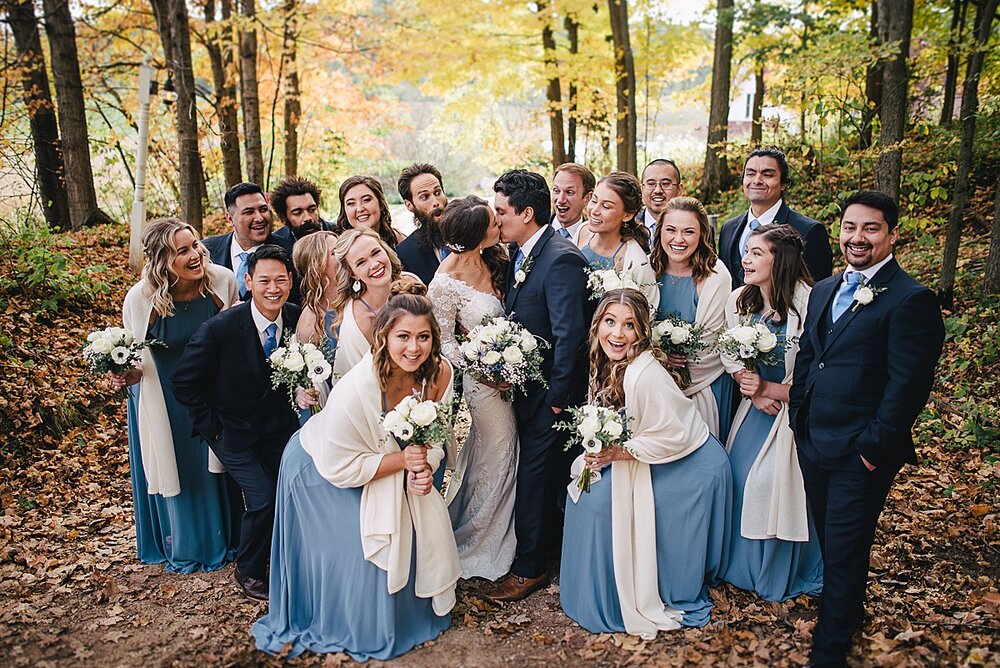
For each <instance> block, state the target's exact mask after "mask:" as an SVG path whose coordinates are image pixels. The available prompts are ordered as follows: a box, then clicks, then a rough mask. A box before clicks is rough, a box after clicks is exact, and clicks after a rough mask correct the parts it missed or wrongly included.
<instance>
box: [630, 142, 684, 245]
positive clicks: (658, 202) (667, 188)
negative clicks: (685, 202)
mask: <svg viewBox="0 0 1000 668" xmlns="http://www.w3.org/2000/svg"><path fill="white" fill-rule="evenodd" d="M639 180H640V181H641V182H642V203H643V205H644V206H643V207H642V208H641V209H639V213H638V214H636V220H639V221H641V222H642V223H643V224H644V225H645V226H646V227H647V228H649V239H650V248H652V246H653V245H655V244H656V239H655V238H654V237H655V235H654V232H655V229H656V221H658V220H659V219H660V214H661V213H663V211H664V210H665V209H666V208H667V202H669V201H670V200H672V199H673V198H675V197H677V196H678V195H680V194H681V170H680V167H678V166H677V163H675V162H674V161H673V160H668V159H667V158H656V159H655V160H651V161H650V162H649V164H648V165H646V166H645V168H643V170H642V176H641V177H640V178H639Z"/></svg>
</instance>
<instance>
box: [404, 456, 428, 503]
mask: <svg viewBox="0 0 1000 668" xmlns="http://www.w3.org/2000/svg"><path fill="white" fill-rule="evenodd" d="M403 461H404V462H405V464H406V471H407V473H408V475H407V476H406V478H407V484H408V485H409V486H410V491H411V492H413V493H414V494H416V495H418V496H426V495H427V494H430V491H431V489H432V488H433V487H434V471H432V470H431V465H430V464H428V463H427V447H426V446H423V445H408V446H407V447H405V448H403Z"/></svg>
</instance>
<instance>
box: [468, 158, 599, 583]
mask: <svg viewBox="0 0 1000 668" xmlns="http://www.w3.org/2000/svg"><path fill="white" fill-rule="evenodd" d="M493 190H495V191H496V195H495V197H494V204H493V208H494V210H495V211H496V219H497V222H498V223H499V225H500V236H501V238H502V239H503V240H504V241H506V242H508V243H511V244H512V245H511V249H510V250H511V257H512V258H513V261H512V262H511V266H510V268H509V269H508V272H507V300H506V304H505V305H504V306H505V310H506V312H507V314H508V315H509V316H510V317H511V319H512V320H514V321H516V322H518V323H520V324H521V325H523V326H524V327H525V328H526V329H527V330H528V331H529V332H531V333H532V334H534V335H535V336H538V337H539V338H541V339H544V340H545V341H547V342H548V343H549V344H550V345H551V347H549V348H545V349H544V350H543V351H542V358H543V361H542V373H543V374H544V376H545V379H546V380H547V382H548V389H546V388H544V387H542V386H541V385H539V384H537V383H533V384H529V385H528V386H527V388H526V391H525V392H523V393H518V394H517V395H516V396H515V399H514V411H515V413H516V416H517V432H518V436H519V438H520V452H519V458H518V464H517V488H516V497H515V501H514V531H515V534H516V536H517V552H516V556H515V558H514V563H513V565H512V566H511V568H510V573H509V574H507V575H506V576H505V577H504V578H502V579H501V580H500V581H499V582H498V583H497V584H496V585H495V586H494V587H493V588H492V589H491V590H490V591H488V592H487V593H486V596H487V598H490V599H492V600H494V601H517V600H520V599H522V598H524V597H525V596H527V595H528V594H530V593H531V592H533V591H535V590H536V589H538V588H540V587H544V586H545V585H546V584H547V583H548V581H549V573H548V559H549V556H550V554H551V553H552V550H553V549H555V550H558V549H559V544H558V543H559V537H560V535H561V531H560V528H561V526H562V514H561V511H560V510H559V506H558V503H559V500H560V499H561V498H562V497H563V496H565V494H566V489H565V488H566V485H567V484H568V482H569V466H568V457H567V455H566V454H565V453H564V451H563V446H564V445H565V443H566V439H567V432H564V431H556V430H554V429H553V428H552V426H553V425H554V424H555V422H556V421H557V420H559V419H560V418H559V414H560V413H562V411H563V410H564V409H565V408H567V407H569V406H576V405H579V404H581V403H583V401H584V398H585V396H586V388H587V331H588V329H589V328H590V318H591V315H592V313H593V304H592V303H591V302H590V300H589V295H588V293H587V274H586V272H585V271H584V269H585V267H586V266H587V260H586V259H584V257H583V254H582V253H580V251H579V250H577V248H576V246H574V245H573V244H572V243H571V242H570V241H568V240H566V239H564V238H562V237H561V236H559V235H558V234H556V233H555V231H554V230H553V229H552V227H551V226H550V225H548V222H549V204H550V201H551V200H550V196H549V187H548V185H547V184H546V183H545V179H544V178H542V177H541V176H539V175H538V174H535V173H533V172H528V171H525V170H523V169H516V170H513V171H510V172H507V173H506V174H504V175H503V176H501V177H500V178H499V179H498V180H497V182H496V184H494V186H493Z"/></svg>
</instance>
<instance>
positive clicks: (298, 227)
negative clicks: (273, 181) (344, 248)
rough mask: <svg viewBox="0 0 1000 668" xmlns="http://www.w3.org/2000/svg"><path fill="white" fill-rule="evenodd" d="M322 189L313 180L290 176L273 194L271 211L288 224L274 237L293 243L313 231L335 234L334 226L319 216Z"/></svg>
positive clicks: (277, 231) (282, 181)
mask: <svg viewBox="0 0 1000 668" xmlns="http://www.w3.org/2000/svg"><path fill="white" fill-rule="evenodd" d="M319 198H320V189H319V188H318V187H317V186H316V184H315V183H313V182H312V181H308V180H306V179H302V178H299V177H297V176H287V177H285V178H284V179H282V180H281V183H279V184H278V185H277V186H276V187H275V188H274V190H272V191H271V208H272V209H274V212H275V213H276V214H278V218H279V219H281V222H283V223H284V224H285V226H284V227H282V228H280V229H278V230H275V232H274V236H275V237H277V238H279V239H288V240H289V241H291V242H292V243H293V244H294V243H295V242H296V241H298V240H299V239H301V238H302V237H304V236H306V235H307V234H312V233H313V232H319V231H320V230H325V231H328V232H334V231H335V230H334V226H333V223H328V222H326V221H325V220H323V219H322V218H320V217H319Z"/></svg>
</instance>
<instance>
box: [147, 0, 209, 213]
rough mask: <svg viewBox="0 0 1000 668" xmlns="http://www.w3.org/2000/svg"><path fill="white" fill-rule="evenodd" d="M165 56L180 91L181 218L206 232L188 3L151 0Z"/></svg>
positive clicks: (178, 135) (178, 153)
mask: <svg viewBox="0 0 1000 668" xmlns="http://www.w3.org/2000/svg"><path fill="white" fill-rule="evenodd" d="M150 4H151V5H152V7H153V15H154V16H155V18H156V27H157V29H158V30H159V33H160V39H161V40H162V42H163V53H164V55H165V56H166V59H167V64H168V65H169V67H170V71H171V73H172V74H173V79H174V86H175V87H176V90H177V102H176V104H177V156H178V172H179V179H178V180H179V182H180V200H181V218H182V219H183V220H184V221H185V222H186V223H188V224H189V225H191V227H193V228H195V229H196V230H198V231H199V232H201V229H202V217H203V208H202V194H203V192H204V187H203V179H204V174H203V173H202V169H201V152H200V150H199V148H198V110H197V108H196V107H195V97H194V71H193V70H192V67H191V30H190V27H189V25H188V13H187V4H186V3H185V2H184V0H150Z"/></svg>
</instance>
